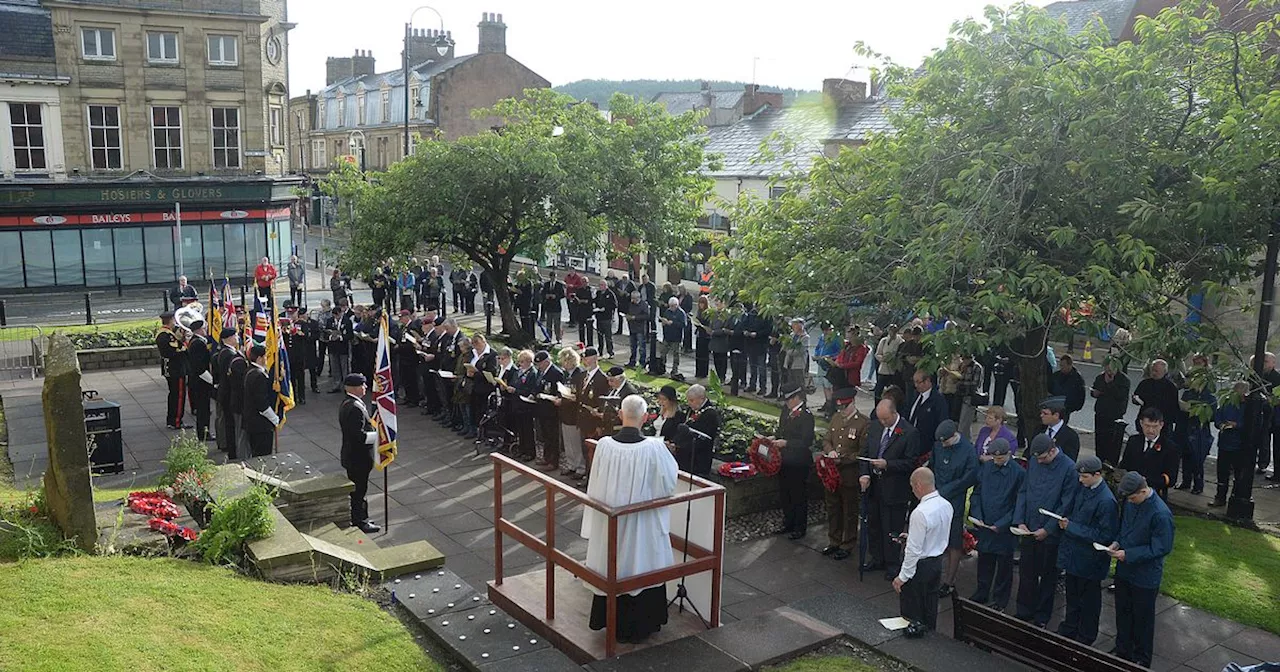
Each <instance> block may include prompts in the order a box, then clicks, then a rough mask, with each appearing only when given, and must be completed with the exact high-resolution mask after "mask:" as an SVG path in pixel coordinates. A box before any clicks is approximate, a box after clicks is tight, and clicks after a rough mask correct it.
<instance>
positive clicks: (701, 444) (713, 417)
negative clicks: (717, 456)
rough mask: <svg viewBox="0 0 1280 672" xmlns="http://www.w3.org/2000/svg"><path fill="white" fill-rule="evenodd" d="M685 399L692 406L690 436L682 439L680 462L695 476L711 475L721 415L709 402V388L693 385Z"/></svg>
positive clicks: (678, 461) (686, 423) (678, 460)
mask: <svg viewBox="0 0 1280 672" xmlns="http://www.w3.org/2000/svg"><path fill="white" fill-rule="evenodd" d="M684 398H685V401H686V402H687V403H688V404H689V415H688V417H687V418H686V419H685V423H684V424H685V426H687V427H688V428H689V430H690V431H689V434H690V436H688V437H680V438H681V441H680V446H679V448H678V449H677V450H676V462H677V463H679V464H680V466H681V468H683V469H685V470H686V471H688V472H689V473H691V474H694V475H697V476H706V475H707V474H710V473H711V452H712V447H713V446H714V445H715V442H716V436H718V435H719V434H720V411H719V409H717V408H716V406H715V404H713V403H711V400H709V399H707V388H705V387H703V386H701V385H690V386H689V389H688V390H686V391H685V393H684ZM681 434H682V432H681ZM677 436H680V435H679V434H678V435H677Z"/></svg>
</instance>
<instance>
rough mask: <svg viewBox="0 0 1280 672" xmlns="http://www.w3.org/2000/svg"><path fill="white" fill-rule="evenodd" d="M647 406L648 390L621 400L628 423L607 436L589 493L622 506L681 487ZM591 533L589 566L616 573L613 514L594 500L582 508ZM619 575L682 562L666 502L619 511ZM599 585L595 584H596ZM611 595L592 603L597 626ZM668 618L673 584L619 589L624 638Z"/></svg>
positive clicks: (630, 639)
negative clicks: (648, 425)
mask: <svg viewBox="0 0 1280 672" xmlns="http://www.w3.org/2000/svg"><path fill="white" fill-rule="evenodd" d="M646 413H648V406H647V405H646V403H645V400H644V398H643V397H641V396H639V395H634V394H633V395H631V396H629V397H627V398H625V399H623V400H622V408H621V411H620V413H619V415H620V417H621V420H622V429H620V430H618V433H617V434H615V435H613V436H610V437H605V438H603V439H600V442H599V443H598V444H597V445H596V453H595V459H594V461H593V462H592V463H591V479H590V480H589V481H588V485H587V495H589V496H590V497H591V498H592V499H596V500H599V501H601V502H603V503H605V504H607V505H609V506H614V507H619V506H626V505H628V504H635V503H637V502H644V501H648V500H651V499H657V498H659V497H670V496H671V495H672V494H674V493H675V489H676V473H677V471H678V469H677V467H676V460H675V458H674V457H672V456H671V451H670V450H668V449H667V447H666V445H665V444H664V443H663V442H662V440H661V439H658V438H655V437H651V436H650V437H646V436H643V435H641V434H640V427H641V426H642V425H643V424H644V418H645V414H646ZM582 536H583V538H584V539H586V540H587V566H588V567H590V568H591V569H592V570H594V571H596V572H599V573H600V574H601V575H602V576H608V575H609V518H608V517H607V516H605V515H604V514H601V513H599V512H598V511H596V510H594V509H591V508H587V509H586V511H585V513H583V515H582ZM617 559H618V578H619V579H625V578H628V577H632V576H636V575H637V574H644V573H646V572H651V571H653V570H657V569H662V568H664V567H670V566H671V565H672V564H674V563H675V558H674V557H673V555H672V553H671V523H670V520H669V518H668V512H667V510H666V509H665V508H659V509H652V510H649V511H642V512H640V513H634V514H631V515H628V516H623V517H622V518H619V519H618V555H617ZM592 591H593V592H595V589H594V588H592ZM606 607H607V600H606V599H605V597H604V596H603V595H600V594H598V593H597V595H596V597H595V600H594V601H593V602H592V604H591V623H590V625H591V629H592V630H600V629H602V628H604V627H605V626H606V624H607V621H606V618H607V616H606ZM666 622H667V587H666V584H663V583H659V584H658V585H656V586H651V587H647V588H645V589H644V590H639V591H636V592H634V593H631V594H630V595H619V596H618V641H619V642H626V643H634V642H639V641H642V640H644V639H645V638H646V637H648V636H649V635H652V634H653V633H655V632H657V631H658V630H660V629H661V628H662V626H663V624H665V623H666Z"/></svg>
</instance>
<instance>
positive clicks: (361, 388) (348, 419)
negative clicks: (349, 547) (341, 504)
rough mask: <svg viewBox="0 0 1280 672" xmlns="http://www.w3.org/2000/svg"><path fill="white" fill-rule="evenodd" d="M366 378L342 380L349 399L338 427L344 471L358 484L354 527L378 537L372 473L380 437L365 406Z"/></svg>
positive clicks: (353, 498)
mask: <svg viewBox="0 0 1280 672" xmlns="http://www.w3.org/2000/svg"><path fill="white" fill-rule="evenodd" d="M365 382H366V381H365V378H364V376H362V375H360V374H358V373H351V374H347V376H346V377H345V378H343V379H342V386H343V389H344V390H345V391H346V393H347V395H346V396H345V397H343V398H342V403H341V404H339V406H338V427H339V428H340V429H341V431H342V450H341V460H342V468H343V469H345V470H346V471H347V478H349V479H351V482H352V483H354V484H355V486H356V487H355V489H354V490H352V491H351V525H352V526H353V527H358V528H360V530H361V531H362V532H366V533H370V534H372V533H374V532H377V531H379V530H381V529H382V528H381V527H379V526H378V525H377V523H374V522H373V521H371V520H369V503H368V502H367V501H365V495H366V494H368V492H369V472H371V471H373V451H374V448H375V446H377V444H378V433H377V432H376V431H374V429H373V425H372V424H370V422H369V409H368V407H366V406H365V405H364V393H365V389H366V388H365Z"/></svg>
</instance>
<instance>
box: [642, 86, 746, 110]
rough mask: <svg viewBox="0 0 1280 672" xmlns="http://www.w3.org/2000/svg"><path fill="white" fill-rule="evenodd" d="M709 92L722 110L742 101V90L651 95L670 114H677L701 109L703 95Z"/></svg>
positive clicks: (731, 107) (735, 105) (702, 106)
mask: <svg viewBox="0 0 1280 672" xmlns="http://www.w3.org/2000/svg"><path fill="white" fill-rule="evenodd" d="M707 93H710V94H711V95H712V96H714V97H713V98H712V100H713V101H714V102H715V106H716V107H717V108H719V109H723V110H731V109H733V108H735V107H737V106H738V105H739V104H740V103H741V102H742V95H743V92H742V91H741V90H737V91H709V92H707V91H680V92H665V91H664V92H663V93H659V94H658V95H656V96H654V97H653V102H655V103H662V104H663V105H665V106H666V107H667V113H668V114H670V115H671V116H678V115H681V114H684V113H685V112H690V111H692V110H697V109H702V108H704V107H706V105H704V99H703V96H704V95H705V94H707Z"/></svg>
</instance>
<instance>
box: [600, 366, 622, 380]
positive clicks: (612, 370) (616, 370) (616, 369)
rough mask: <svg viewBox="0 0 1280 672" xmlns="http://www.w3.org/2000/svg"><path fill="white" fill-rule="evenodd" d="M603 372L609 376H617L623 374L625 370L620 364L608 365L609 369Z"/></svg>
mask: <svg viewBox="0 0 1280 672" xmlns="http://www.w3.org/2000/svg"><path fill="white" fill-rule="evenodd" d="M605 373H606V374H608V375H609V376H613V377H617V376H621V375H625V374H626V373H627V370H626V369H624V368H622V367H621V366H611V367H609V370H608V371H606V372H605Z"/></svg>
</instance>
